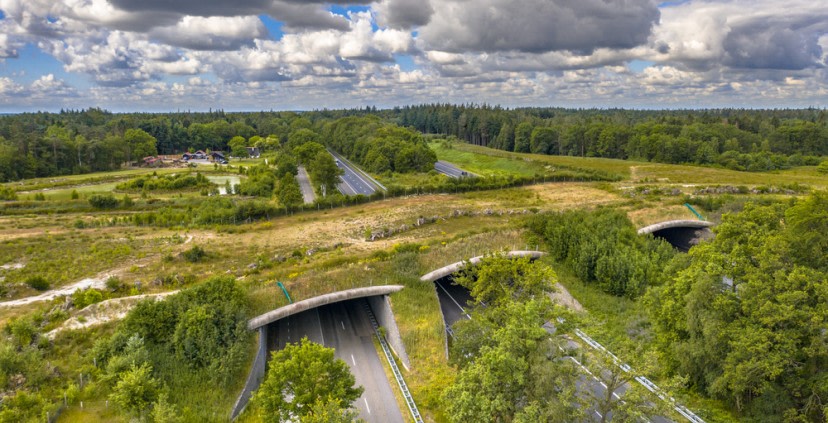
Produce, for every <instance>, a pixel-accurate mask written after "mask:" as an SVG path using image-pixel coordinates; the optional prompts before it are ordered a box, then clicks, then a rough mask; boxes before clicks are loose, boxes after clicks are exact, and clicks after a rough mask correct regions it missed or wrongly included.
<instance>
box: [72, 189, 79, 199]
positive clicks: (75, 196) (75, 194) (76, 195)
mask: <svg viewBox="0 0 828 423" xmlns="http://www.w3.org/2000/svg"><path fill="white" fill-rule="evenodd" d="M78 198H80V194H78V191H77V190H74V189H73V190H72V199H73V200H77V199H78Z"/></svg>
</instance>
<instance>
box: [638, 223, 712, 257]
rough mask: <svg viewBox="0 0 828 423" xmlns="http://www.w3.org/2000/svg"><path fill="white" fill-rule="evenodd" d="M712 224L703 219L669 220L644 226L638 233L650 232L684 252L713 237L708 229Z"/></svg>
mask: <svg viewBox="0 0 828 423" xmlns="http://www.w3.org/2000/svg"><path fill="white" fill-rule="evenodd" d="M712 226H713V222H708V221H705V220H669V221H666V222H660V223H656V224H654V225H650V226H645V227H643V228H641V229H639V230H638V234H639V235H643V234H652V235H653V236H654V237H656V238H661V239H663V240H665V241H667V242H669V243H670V245H672V246H673V247H675V248H676V249H678V250H679V251H683V252H685V253H686V252H687V251H689V250H690V248H691V247H693V246H694V245H698V244H699V243H700V242H702V241H704V240H707V239H710V238H713V236H714V235H713V231H711V230H710V227H712Z"/></svg>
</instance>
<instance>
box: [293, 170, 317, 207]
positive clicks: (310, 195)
mask: <svg viewBox="0 0 828 423" xmlns="http://www.w3.org/2000/svg"><path fill="white" fill-rule="evenodd" d="M296 180H297V181H298V182H299V188H300V189H301V190H302V198H303V199H304V200H305V204H311V203H313V202H314V200H316V193H314V192H313V185H311V181H310V176H308V171H307V170H305V167H304V166H299V172H298V173H297V175H296Z"/></svg>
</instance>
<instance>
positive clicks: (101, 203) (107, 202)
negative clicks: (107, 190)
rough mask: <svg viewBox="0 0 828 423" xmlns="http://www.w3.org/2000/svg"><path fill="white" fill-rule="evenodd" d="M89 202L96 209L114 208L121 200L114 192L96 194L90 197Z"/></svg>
mask: <svg viewBox="0 0 828 423" xmlns="http://www.w3.org/2000/svg"><path fill="white" fill-rule="evenodd" d="M89 204H91V205H92V207H94V208H96V209H114V208H115V207H118V204H119V201H118V199H117V198H115V197H114V196H113V195H112V194H95V195H92V196H91V197H89Z"/></svg>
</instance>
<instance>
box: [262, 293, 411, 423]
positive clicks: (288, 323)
mask: <svg viewBox="0 0 828 423" xmlns="http://www.w3.org/2000/svg"><path fill="white" fill-rule="evenodd" d="M360 301H364V300H352V301H344V302H338V303H333V304H328V305H325V306H322V307H318V308H315V309H312V310H308V311H305V312H302V313H299V314H295V315H293V316H289V317H287V318H284V319H281V320H278V321H276V322H274V323H272V324H271V325H270V327H269V328H268V331H269V332H270V339H269V340H268V341H269V342H270V344H269V349H271V350H276V349H281V348H284V346H285V344H286V343H287V342H291V343H295V342H299V341H300V340H301V339H302V337H304V336H307V337H308V339H309V340H311V341H313V342H316V343H319V344H322V345H325V346H326V347H330V348H334V350H335V355H336V357H337V358H341V359H342V360H343V361H345V363H347V364H348V367H350V368H351V373H353V375H354V377H355V378H356V383H357V385H361V386H362V387H364V388H365V392H364V393H363V394H362V396H361V397H360V398H358V399H357V400H356V401H355V402H354V406H355V407H356V408H357V410H358V411H359V417H360V418H362V419H363V420H365V421H366V422H377V423H384V422H394V423H396V422H400V423H402V422H404V421H405V420H404V419H403V416H402V414H401V413H400V409H399V407H398V406H397V400H396V399H395V398H394V393H393V391H392V390H391V384H390V383H389V382H388V379H387V378H386V377H385V372H384V371H383V368H382V363H381V362H380V358H379V356H378V355H377V350H376V348H374V329H373V328H372V327H371V321H370V320H368V315H367V314H366V312H365V309H364V308H363V305H362V303H360Z"/></svg>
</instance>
